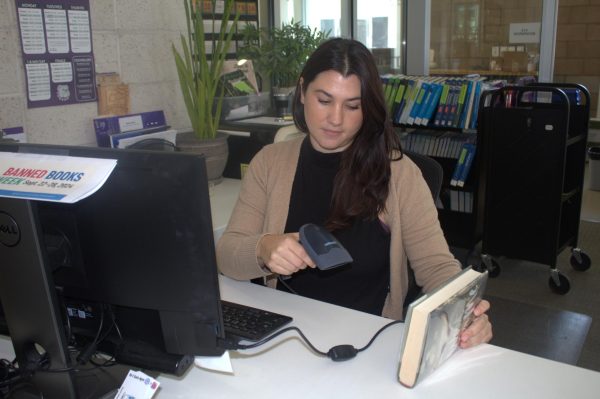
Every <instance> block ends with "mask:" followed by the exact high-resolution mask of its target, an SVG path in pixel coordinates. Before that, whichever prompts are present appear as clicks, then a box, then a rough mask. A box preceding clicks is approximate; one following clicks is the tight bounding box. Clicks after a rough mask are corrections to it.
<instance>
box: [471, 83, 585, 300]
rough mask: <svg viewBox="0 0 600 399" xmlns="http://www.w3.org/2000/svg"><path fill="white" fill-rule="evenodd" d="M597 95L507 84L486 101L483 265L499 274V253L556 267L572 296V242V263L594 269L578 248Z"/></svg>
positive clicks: (554, 273)
mask: <svg viewBox="0 0 600 399" xmlns="http://www.w3.org/2000/svg"><path fill="white" fill-rule="evenodd" d="M589 108H590V96H589V92H588V90H587V89H586V88H585V87H584V86H582V85H578V84H533V85H527V86H508V87H504V88H501V89H498V90H494V91H491V92H487V93H486V94H485V97H484V98H483V99H482V101H481V111H480V112H481V120H480V125H479V130H480V132H479V133H480V139H481V140H482V141H483V142H484V143H483V145H482V146H481V148H483V151H484V153H483V154H482V160H483V161H482V162H484V163H485V166H484V167H483V169H482V170H483V171H484V173H485V183H486V184H485V186H486V188H485V193H486V194H485V198H486V206H485V215H484V228H483V239H482V265H481V267H482V268H486V269H488V271H489V273H490V275H491V276H497V275H498V273H499V272H500V265H499V264H498V262H497V260H496V259H494V257H498V256H505V257H508V258H514V259H523V260H528V261H531V262H537V263H541V264H546V265H550V279H549V286H550V288H551V289H552V290H553V291H554V292H556V293H558V294H565V293H567V292H568V291H569V289H570V282H569V279H568V278H567V276H566V275H564V274H563V273H561V272H560V271H559V270H558V269H557V266H556V263H557V262H556V259H557V256H558V255H559V254H560V253H561V252H562V251H563V250H564V249H565V248H567V247H571V248H572V249H571V251H572V252H571V258H570V263H571V266H572V267H573V268H574V269H576V270H587V269H588V268H589V267H590V266H591V259H590V257H589V256H588V255H587V254H585V253H584V252H583V251H582V250H581V249H580V248H578V247H577V240H578V234H579V220H580V213H581V202H582V195H583V178H584V170H585V150H586V142H587V135H588V121H589V112H590V110H589Z"/></svg>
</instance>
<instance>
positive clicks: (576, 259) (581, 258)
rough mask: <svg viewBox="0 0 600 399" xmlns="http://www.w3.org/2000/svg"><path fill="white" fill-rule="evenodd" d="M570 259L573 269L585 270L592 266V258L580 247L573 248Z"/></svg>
mask: <svg viewBox="0 0 600 399" xmlns="http://www.w3.org/2000/svg"><path fill="white" fill-rule="evenodd" d="M570 260H571V266H572V267H573V269H575V270H577V271H580V272H584V271H586V270H587V269H589V268H590V266H592V259H591V258H590V257H589V256H588V255H587V254H586V253H585V252H583V251H582V250H581V249H579V248H574V249H573V252H572V253H571V259H570Z"/></svg>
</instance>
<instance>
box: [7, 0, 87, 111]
mask: <svg viewBox="0 0 600 399" xmlns="http://www.w3.org/2000/svg"><path fill="white" fill-rule="evenodd" d="M15 1H16V9H17V22H18V25H19V32H20V36H21V50H22V53H23V66H24V68H25V81H26V84H27V107H28V108H37V107H47V106H55V105H65V104H77V103H84V102H89V101H96V99H97V95H96V79H95V71H94V55H93V52H92V29H91V23H90V2H89V0H50V1H42V0H38V1H25V0H15Z"/></svg>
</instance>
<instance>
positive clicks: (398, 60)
mask: <svg viewBox="0 0 600 399" xmlns="http://www.w3.org/2000/svg"><path fill="white" fill-rule="evenodd" d="M355 15H356V21H355V22H354V38H355V39H356V40H359V41H361V42H362V43H364V44H365V46H367V47H368V48H370V49H371V51H372V52H373V55H374V56H375V61H376V62H377V66H378V68H379V71H380V72H381V73H400V72H402V64H403V63H402V53H403V48H402V40H403V37H402V36H403V33H402V32H403V29H402V19H401V15H402V1H401V0H356V13H355Z"/></svg>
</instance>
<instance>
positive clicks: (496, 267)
mask: <svg viewBox="0 0 600 399" xmlns="http://www.w3.org/2000/svg"><path fill="white" fill-rule="evenodd" d="M481 259H482V260H483V262H482V263H481V264H480V265H479V266H478V267H477V268H476V270H477V271H479V272H484V271H486V270H487V271H488V277H489V278H496V277H498V276H499V275H500V264H499V263H498V262H496V260H495V259H493V258H492V257H491V256H490V255H487V254H485V255H482V256H481Z"/></svg>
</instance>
